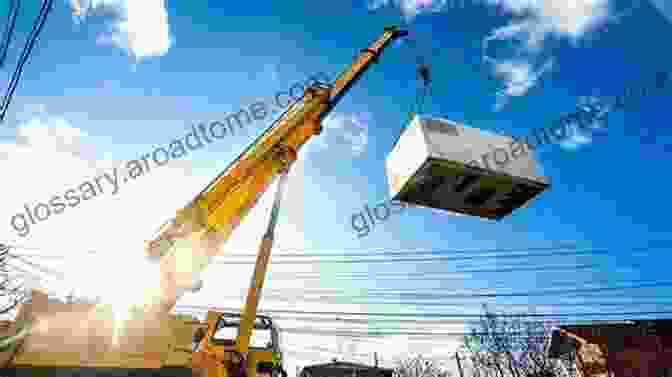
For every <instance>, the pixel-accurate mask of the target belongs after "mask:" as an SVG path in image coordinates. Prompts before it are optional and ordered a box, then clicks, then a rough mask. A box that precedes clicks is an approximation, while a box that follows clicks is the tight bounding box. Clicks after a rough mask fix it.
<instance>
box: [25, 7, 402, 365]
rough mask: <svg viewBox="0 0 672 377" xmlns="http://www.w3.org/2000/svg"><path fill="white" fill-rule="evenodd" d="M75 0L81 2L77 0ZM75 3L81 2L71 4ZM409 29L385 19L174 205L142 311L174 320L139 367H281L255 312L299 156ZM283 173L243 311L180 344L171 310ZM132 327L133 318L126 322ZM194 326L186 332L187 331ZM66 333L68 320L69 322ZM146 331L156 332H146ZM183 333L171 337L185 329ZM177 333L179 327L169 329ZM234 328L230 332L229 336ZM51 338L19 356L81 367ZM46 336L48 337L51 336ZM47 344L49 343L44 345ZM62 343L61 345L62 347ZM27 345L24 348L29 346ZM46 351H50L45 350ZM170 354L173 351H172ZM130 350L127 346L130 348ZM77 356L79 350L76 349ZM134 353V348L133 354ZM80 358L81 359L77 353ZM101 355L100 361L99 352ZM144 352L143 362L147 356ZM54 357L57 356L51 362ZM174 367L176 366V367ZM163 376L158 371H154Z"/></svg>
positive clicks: (267, 327)
mask: <svg viewBox="0 0 672 377" xmlns="http://www.w3.org/2000/svg"><path fill="white" fill-rule="evenodd" d="M73 4H78V2H76V1H75V2H73ZM74 8H75V9H78V7H74ZM407 34H408V32H406V31H404V30H401V29H400V28H399V27H397V26H391V27H386V28H385V30H384V32H383V33H382V35H381V36H380V37H379V38H378V39H377V40H375V41H374V42H373V43H372V44H371V45H370V46H369V47H368V48H366V49H363V50H362V51H361V53H360V54H359V55H358V56H357V57H356V58H355V60H354V62H353V63H352V64H351V65H350V66H348V67H347V68H346V69H345V70H344V71H343V72H342V73H341V74H340V75H339V76H338V77H337V78H336V80H335V81H334V82H333V83H319V82H317V83H314V84H313V85H311V86H309V87H308V88H307V89H306V90H305V93H304V95H303V97H302V98H301V99H299V100H297V101H296V102H294V103H293V104H291V105H290V106H289V108H288V109H287V110H286V111H285V112H284V113H283V114H282V116H281V117H280V118H278V119H277V120H276V121H275V122H274V123H273V124H272V125H271V126H270V127H269V128H268V129H267V130H266V131H265V132H264V133H263V134H262V135H261V136H260V137H259V138H258V139H257V140H255V141H254V142H253V143H252V144H250V145H249V146H248V148H247V149H246V150H244V151H243V153H242V154H241V155H240V156H239V157H238V158H236V159H235V160H234V161H233V162H232V163H231V164H230V165H229V166H228V167H227V168H226V169H225V170H224V171H223V172H222V173H221V174H219V175H218V176H217V177H216V178H215V179H214V180H213V181H212V182H210V183H209V184H208V185H207V186H206V187H205V189H204V190H203V191H201V192H200V193H199V194H198V195H196V197H195V198H194V199H193V200H191V201H190V202H189V203H188V204H187V205H186V206H185V207H184V208H183V209H181V210H179V211H178V212H177V215H176V217H175V218H174V219H171V220H170V221H168V222H166V223H165V224H164V225H163V226H162V227H161V228H160V229H159V231H158V233H157V235H156V236H155V237H154V238H153V239H152V240H151V241H149V242H147V244H146V246H145V254H146V256H147V257H148V258H149V259H151V260H153V261H155V262H156V263H158V265H159V270H160V287H159V288H158V289H156V290H153V291H148V292H147V302H146V305H145V310H144V314H143V315H144V317H143V318H144V322H142V323H144V325H143V326H147V327H149V326H150V325H152V324H153V323H159V322H160V323H171V325H170V326H168V325H166V326H167V327H170V328H169V329H168V330H165V331H163V330H160V329H158V328H161V329H164V328H166V326H163V327H162V325H156V326H155V327H157V330H155V331H154V333H156V334H159V333H161V334H168V335H165V336H164V335H161V336H162V337H161V336H159V335H156V339H157V341H155V343H157V344H159V343H160V344H159V345H160V346H163V348H161V347H158V346H157V347H158V348H156V349H158V350H159V351H155V350H154V351H152V352H150V351H148V350H147V349H145V350H144V351H140V350H138V351H137V352H135V355H136V356H137V355H144V356H140V359H138V360H141V361H140V362H139V365H138V362H135V364H133V365H136V367H138V366H139V367H140V368H148V369H156V368H165V367H166V366H176V364H179V363H181V362H182V361H180V360H183V359H184V357H182V358H180V357H179V355H178V354H179V352H182V353H183V354H191V353H192V351H193V355H191V356H192V357H191V358H190V362H189V364H190V367H191V370H192V373H193V375H198V376H203V377H205V376H207V377H215V376H216V377H237V376H246V377H255V376H256V375H257V374H259V375H263V374H267V375H268V374H270V375H274V374H278V373H281V374H284V369H283V368H282V357H281V353H280V348H279V345H278V343H279V342H278V339H277V338H278V337H277V328H276V327H275V325H274V324H273V322H272V320H271V319H270V318H267V317H264V316H258V315H257V307H258V303H259V297H260V295H261V291H262V288H263V283H264V279H265V275H266V270H267V267H268V262H269V258H270V254H271V249H272V246H273V241H274V234H275V233H274V230H275V226H276V223H277V217H278V213H279V210H280V204H281V200H282V194H283V191H284V188H285V184H286V181H287V177H288V172H289V168H290V166H291V164H292V163H293V162H294V161H296V159H297V155H298V152H299V150H300V149H301V147H302V146H303V145H304V144H305V143H306V142H307V141H308V140H309V139H310V138H311V137H312V136H314V135H318V134H320V132H321V130H322V125H321V122H322V121H323V120H324V119H325V117H326V116H327V115H328V114H329V113H330V112H331V111H332V110H333V108H334V107H335V106H336V105H337V104H338V102H339V101H340V100H341V99H342V98H343V96H345V94H346V93H347V92H348V90H349V89H350V88H351V87H352V86H353V85H354V84H355V83H356V82H357V80H359V79H360V78H361V76H362V75H363V74H364V72H366V70H367V69H368V68H369V67H370V66H371V64H372V63H376V62H377V61H378V59H379V57H380V55H381V53H382V51H383V50H384V49H385V48H386V47H387V46H389V45H390V43H391V42H393V41H394V40H396V39H398V38H400V37H403V36H406V35H407ZM276 179H279V182H278V189H277V191H276V195H275V200H274V202H273V207H272V210H271V215H270V221H269V224H268V228H267V230H266V233H265V234H264V237H263V239H262V241H261V245H260V249H259V253H258V256H257V260H256V264H255V268H254V273H253V276H252V280H251V283H250V287H249V290H248V294H247V298H246V301H245V304H244V307H243V309H242V311H241V313H240V314H239V315H236V314H232V313H220V312H215V311H209V312H208V314H207V330H206V332H205V334H201V336H200V337H199V339H197V340H199V345H198V347H197V349H196V350H191V349H186V350H184V349H179V347H178V346H177V345H176V344H178V343H180V342H182V343H180V344H183V343H184V339H185V335H184V334H188V333H189V331H188V330H192V329H193V328H191V327H188V328H187V327H186V326H187V325H180V324H179V323H178V322H179V321H175V320H174V319H170V318H169V313H170V312H171V310H172V309H173V308H174V306H175V304H176V303H177V300H178V299H179V298H180V297H181V296H182V295H183V294H184V293H185V292H186V291H189V290H193V289H195V287H196V286H197V285H198V283H199V274H200V272H201V271H203V270H204V269H205V267H206V266H207V265H208V264H209V262H210V260H211V258H212V257H214V256H215V255H219V254H220V252H221V247H222V246H223V245H224V243H225V242H226V241H227V240H228V239H229V237H230V236H231V234H232V232H233V231H234V230H235V229H236V227H237V226H238V225H239V224H240V223H241V221H242V220H243V219H244V218H245V216H246V215H247V213H248V212H249V211H250V210H251V209H252V208H253V207H254V206H255V205H256V203H257V201H258V199H259V197H260V196H261V195H262V194H263V193H264V192H265V191H266V190H267V189H268V187H269V186H270V185H271V183H272V182H273V181H274V180H276ZM129 326H130V325H129ZM185 328H187V331H184V329H185ZM232 328H233V329H234V330H236V334H235V336H226V335H222V332H225V330H231V329H232ZM64 331H66V332H67V327H66V328H65V330H64ZM143 331H144V333H143V334H145V335H143V337H145V338H146V337H149V336H150V335H149V334H150V333H151V331H150V330H143ZM254 331H268V332H269V333H270V338H271V339H270V341H269V342H268V343H267V344H264V345H261V346H259V345H252V346H251V345H250V340H251V337H252V335H253V332H254ZM177 333H180V334H182V335H180V336H179V337H180V340H179V341H176V340H174V339H172V338H171V337H173V338H176V337H178V336H177V335H175V334H177ZM171 334H173V335H171ZM229 335H230V334H229ZM53 341H54V339H52V340H51V342H52V343H50V344H51V346H44V347H43V348H41V351H40V352H37V351H36V352H33V353H32V354H31V351H30V347H28V349H23V350H20V351H19V352H18V353H17V355H15V356H14V358H13V360H14V362H15V364H17V361H19V359H21V358H22V360H23V361H21V362H18V364H22V365H24V366H26V365H28V366H30V365H35V363H39V362H41V363H42V364H40V365H51V364H53V363H54V362H53V361H52V362H47V361H44V360H49V352H51V353H52V354H53V355H55V356H53V358H52V359H51V360H59V363H60V364H59V365H65V366H71V367H78V366H80V365H73V364H77V361H76V358H72V357H71V359H69V361H67V362H66V361H63V360H64V358H65V356H61V354H58V352H59V351H62V348H63V347H62V345H61V344H60V343H59V344H54V343H53ZM44 342H47V341H44ZM44 342H43V343H44ZM59 347H61V349H59ZM24 348H25V347H24ZM44 352H46V354H45V353H44ZM166 354H170V355H168V356H166ZM105 355H106V356H105V357H104V358H105V360H106V362H105V363H103V362H102V361H101V362H98V361H97V362H96V363H93V364H92V363H89V365H106V366H107V367H110V368H120V367H124V366H127V365H130V364H129V363H130V362H129V361H128V359H127V358H126V359H125V357H126V356H123V355H122V356H117V358H116V359H114V358H112V356H110V355H111V353H109V352H108V353H106V354H105ZM125 355H128V352H127V353H126V354H125ZM76 356H77V357H79V356H80V355H76ZM129 357H130V356H129ZM72 360H75V361H72ZM101 360H102V359H101ZM142 360H144V361H142ZM50 363H51V364H50ZM173 373H175V372H173ZM155 375H156V374H155Z"/></svg>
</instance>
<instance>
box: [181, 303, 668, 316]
mask: <svg viewBox="0 0 672 377" xmlns="http://www.w3.org/2000/svg"><path fill="white" fill-rule="evenodd" d="M175 308H176V309H179V308H185V309H202V310H204V311H207V310H214V311H221V312H239V311H240V308H219V307H208V306H202V305H177V306H175ZM259 313H260V314H264V313H268V314H273V313H277V314H306V315H336V316H353V317H357V316H364V317H399V318H405V317H413V318H481V317H482V316H483V315H482V314H455V313H391V312H383V313H380V312H378V313H375V312H369V313H366V312H338V311H320V312H316V311H301V310H285V309H269V310H261V309H260V310H259ZM658 314H672V311H647V312H614V313H571V314H570V313H517V314H497V316H498V317H512V318H518V317H541V318H544V317H548V318H555V317H595V316H624V317H628V316H630V317H631V316H639V315H658Z"/></svg>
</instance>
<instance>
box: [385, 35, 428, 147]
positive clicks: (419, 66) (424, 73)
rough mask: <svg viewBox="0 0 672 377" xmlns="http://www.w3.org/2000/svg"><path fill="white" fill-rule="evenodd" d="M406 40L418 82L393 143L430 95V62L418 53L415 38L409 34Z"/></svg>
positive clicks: (423, 106) (421, 108)
mask: <svg viewBox="0 0 672 377" xmlns="http://www.w3.org/2000/svg"><path fill="white" fill-rule="evenodd" d="M406 40H407V41H408V43H409V47H410V48H411V49H413V50H414V51H413V55H414V57H415V66H416V75H417V79H419V81H420V84H419V86H418V88H417V89H416V93H415V97H414V99H413V103H412V104H411V106H410V107H409V109H408V112H407V114H408V119H406V123H404V124H402V126H401V131H400V132H399V135H398V136H397V139H396V140H395V141H394V144H393V145H396V144H397V142H398V141H399V138H401V134H403V133H404V130H406V127H407V126H408V124H409V123H410V122H411V121H412V120H413V118H415V116H416V115H417V114H421V113H422V112H423V111H424V108H425V101H426V100H427V98H429V97H431V83H432V72H431V67H430V64H429V63H427V62H426V60H427V59H426V58H425V57H424V54H422V53H420V51H419V46H418V42H417V38H415V37H410V36H409V37H408V38H407V39H406Z"/></svg>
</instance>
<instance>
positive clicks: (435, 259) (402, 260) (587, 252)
mask: <svg viewBox="0 0 672 377" xmlns="http://www.w3.org/2000/svg"><path fill="white" fill-rule="evenodd" d="M655 249H656V248H655V247H642V248H632V249H631V248H627V249H626V248H623V249H622V250H629V251H643V252H644V251H651V250H655ZM610 251H611V252H610ZM435 252H446V251H440V250H437V251H435ZM612 252H613V250H609V249H583V250H574V251H563V252H552V253H527V254H503V255H470V256H459V257H440V256H439V257H424V258H392V259H351V260H343V259H341V260H338V259H332V260H325V259H318V260H310V261H305V260H296V261H273V262H271V263H272V264H274V265H283V264H284V265H302V264H315V263H336V264H360V263H366V264H373V263H408V262H414V263H418V262H420V263H421V262H441V261H460V260H480V259H492V258H494V259H515V258H531V257H559V256H579V255H585V256H591V257H592V256H595V255H600V254H603V255H608V254H612ZM15 255H20V256H26V257H35V258H44V259H66V258H68V256H64V255H51V256H47V255H40V254H23V253H17V254H15ZM631 256H632V255H631ZM233 257H235V255H229V256H228V258H233ZM272 257H273V256H272ZM250 263H253V261H252V260H250V261H234V260H227V261H224V260H216V261H213V262H212V263H211V264H222V265H249V264H250Z"/></svg>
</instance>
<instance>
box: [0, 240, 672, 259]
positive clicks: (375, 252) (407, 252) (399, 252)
mask: <svg viewBox="0 0 672 377" xmlns="http://www.w3.org/2000/svg"><path fill="white" fill-rule="evenodd" d="M6 244H7V245H9V246H11V247H13V248H15V249H21V250H35V251H40V250H45V249H47V247H36V246H26V245H16V244H11V243H6ZM666 247H672V240H651V241H649V242H647V243H646V246H634V247H622V248H621V247H619V248H620V249H622V250H638V249H643V250H645V251H646V250H654V249H661V248H666ZM315 250H318V251H322V252H321V253H312V254H311V253H305V251H315ZM328 250H330V249H325V248H319V249H318V248H286V249H278V250H275V251H274V252H273V254H272V255H271V256H272V257H274V258H275V257H283V258H284V257H297V258H304V257H305V258H309V257H312V258H322V257H344V258H346V257H371V256H416V255H423V254H431V255H454V254H473V253H481V254H492V253H505V254H503V255H511V253H512V252H530V251H553V250H555V251H561V250H575V251H579V252H581V253H585V252H589V251H592V252H596V253H605V252H606V253H608V251H609V250H610V249H609V248H579V247H578V246H577V245H563V246H544V247H520V248H492V249H389V248H376V249H361V248H339V249H331V250H335V251H347V250H356V251H359V253H348V254H346V253H343V254H335V253H324V251H328ZM283 251H302V252H301V253H282V252H283ZM80 253H87V254H101V253H104V252H102V251H96V250H84V251H81V252H79V253H78V254H80ZM21 255H24V256H34V257H47V258H51V257H54V258H62V257H63V256H61V255H41V254H21ZM563 255H564V254H563ZM256 256H257V254H256V250H253V252H252V253H249V254H243V253H230V254H225V255H223V257H226V258H237V257H241V258H245V257H250V258H256ZM541 256H546V254H541ZM488 257H490V256H488ZM492 257H501V256H492Z"/></svg>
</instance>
